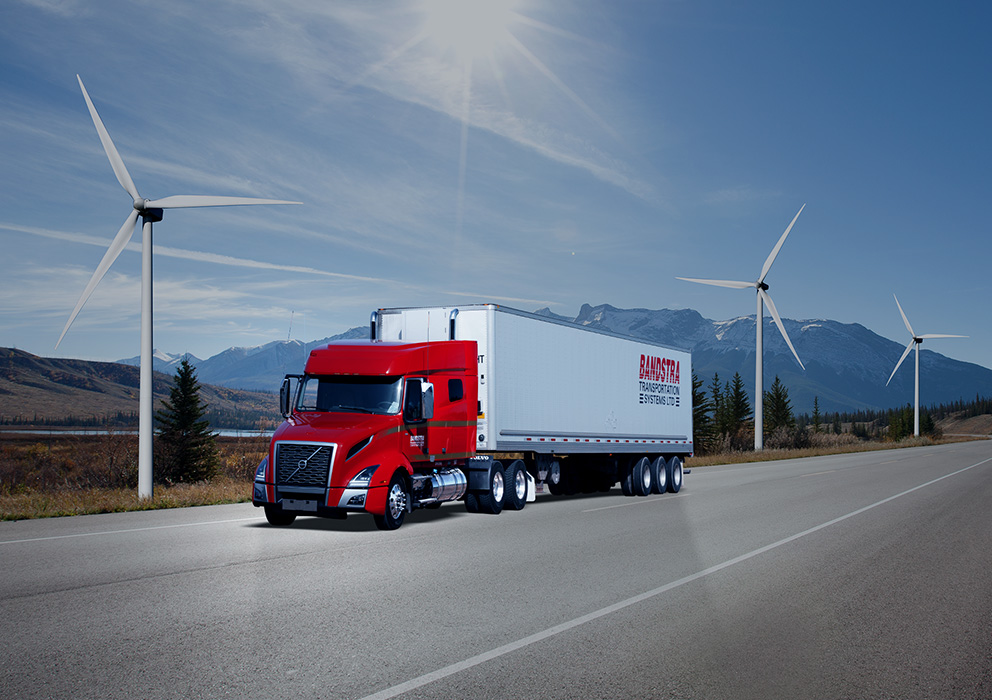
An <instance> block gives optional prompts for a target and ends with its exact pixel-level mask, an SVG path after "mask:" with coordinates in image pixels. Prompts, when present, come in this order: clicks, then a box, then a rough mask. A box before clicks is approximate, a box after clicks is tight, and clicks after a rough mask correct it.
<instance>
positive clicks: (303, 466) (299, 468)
mask: <svg viewBox="0 0 992 700" xmlns="http://www.w3.org/2000/svg"><path fill="white" fill-rule="evenodd" d="M320 450H321V448H320V447H318V448H317V449H316V450H314V451H313V454H312V455H310V456H309V457H307V458H306V459H301V460H300V461H299V462H297V463H296V469H295V471H293V473H292V474H290V475H289V476H288V477H286V481H289V480H290V479H292V478H293V477H294V476H296V475H297V473H299V472H300V471H302V470H303V469H306V468H307V462H309V461H310V460H311V459H313V458H314V457H316V456H317V453H318V452H320Z"/></svg>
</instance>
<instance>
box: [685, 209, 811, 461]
mask: <svg viewBox="0 0 992 700" xmlns="http://www.w3.org/2000/svg"><path fill="white" fill-rule="evenodd" d="M805 208H806V205H805V204H803V205H802V206H801V207H799V211H798V212H796V215H795V216H794V217H793V218H792V222H791V223H790V224H789V226H788V228H786V229H785V233H783V234H782V237H781V238H779V239H778V243H776V244H775V247H774V248H772V252H771V253H769V255H768V258H767V259H766V260H765V264H764V266H763V267H762V268H761V274H760V275H758V279H757V280H756V281H754V282H735V281H732V280H708V279H695V278H691V277H677V278H676V279H680V280H684V281H686V282H698V283H699V284H710V285H713V286H714V287H729V288H731V289H752V288H753V289H756V290H757V292H758V293H757V297H758V314H757V318H756V319H755V320H756V324H755V327H756V331H755V336H756V337H755V360H754V449H755V450H761V449H763V448H764V435H763V432H764V398H765V391H764V390H765V382H764V376H763V374H764V366H763V365H764V360H763V354H762V342H761V341H762V326H763V325H764V320H765V319H764V305H766V304H767V305H768V311H769V312H771V315H772V318H773V319H774V320H775V325H776V326H778V330H779V332H781V333H782V337H783V338H784V339H785V344H786V345H788V346H789V349H790V350H792V354H793V356H794V357H795V358H796V362H798V363H799V366H800V367H802V368H803V370H805V369H806V367H805V365H803V361H802V360H800V359H799V353H797V352H796V349H795V348H794V347H792V341H791V340H789V335H788V334H787V333H786V332H785V326H783V325H782V318H781V317H780V316H779V315H778V310H777V309H776V308H775V303H774V302H773V301H772V298H771V296H769V295H768V285H767V284H765V277H766V276H767V275H768V271H769V270H770V269H772V263H774V262H775V258H776V257H777V256H778V252H779V251H780V250H781V249H782V244H783V243H785V239H786V237H787V236H788V235H789V231H791V230H792V227H793V226H794V225H795V223H796V219H798V218H799V215H800V214H802V213H803V209H805Z"/></svg>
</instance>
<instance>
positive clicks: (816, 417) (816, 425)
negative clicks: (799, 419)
mask: <svg viewBox="0 0 992 700" xmlns="http://www.w3.org/2000/svg"><path fill="white" fill-rule="evenodd" d="M822 426H823V416H821V415H820V397H819V396H814V397H813V432H814V433H818V432H820V430H821V429H822Z"/></svg>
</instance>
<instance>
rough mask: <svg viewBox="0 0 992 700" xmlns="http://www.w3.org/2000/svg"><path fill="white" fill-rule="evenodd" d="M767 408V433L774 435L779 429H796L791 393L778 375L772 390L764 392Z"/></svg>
mask: <svg viewBox="0 0 992 700" xmlns="http://www.w3.org/2000/svg"><path fill="white" fill-rule="evenodd" d="M764 394H765V396H764V407H765V416H764V418H765V420H764V422H765V432H766V433H768V434H771V433H774V432H775V431H776V430H777V429H778V428H788V429H789V430H791V429H793V428H795V427H796V418H795V416H793V415H792V402H791V401H790V400H789V391H788V389H786V388H785V385H784V384H782V382H781V380H780V379H779V378H778V375H777V374H776V375H775V381H774V382H772V388H771V389H769V390H768V391H766V392H764Z"/></svg>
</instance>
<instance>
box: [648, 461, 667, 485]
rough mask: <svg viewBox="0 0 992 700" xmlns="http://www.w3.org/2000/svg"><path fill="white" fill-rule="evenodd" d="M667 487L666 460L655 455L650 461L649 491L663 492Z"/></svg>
mask: <svg viewBox="0 0 992 700" xmlns="http://www.w3.org/2000/svg"><path fill="white" fill-rule="evenodd" d="M666 489H668V460H666V459H665V458H664V457H655V459H654V461H653V462H651V492H652V493H665V491H666Z"/></svg>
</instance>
